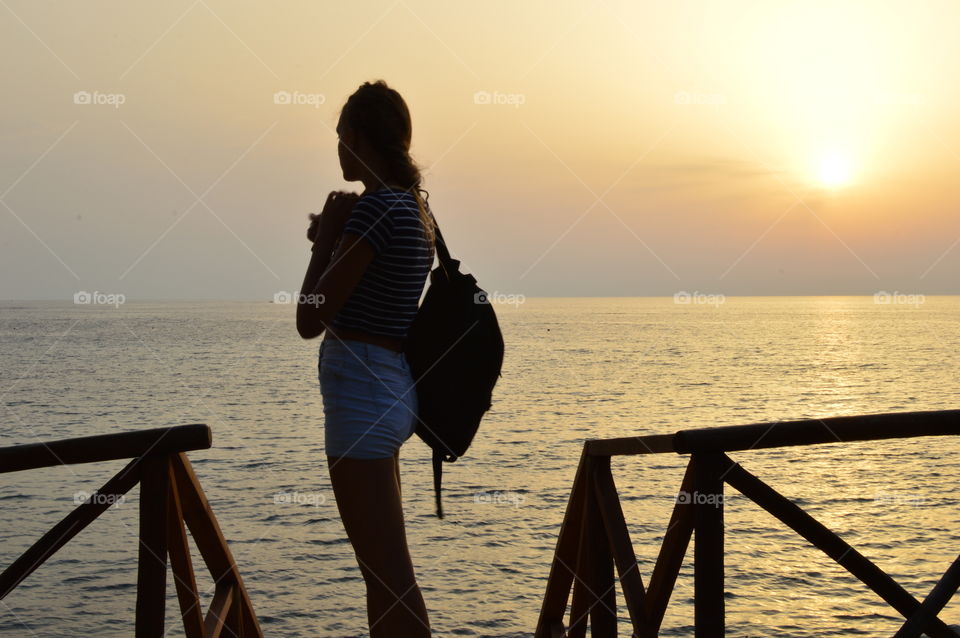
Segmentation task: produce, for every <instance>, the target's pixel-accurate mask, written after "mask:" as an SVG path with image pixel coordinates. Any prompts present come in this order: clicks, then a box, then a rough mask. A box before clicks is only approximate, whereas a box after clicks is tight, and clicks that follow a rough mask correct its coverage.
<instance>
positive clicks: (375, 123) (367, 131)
mask: <svg viewBox="0 0 960 638" xmlns="http://www.w3.org/2000/svg"><path fill="white" fill-rule="evenodd" d="M340 117H341V118H342V120H343V121H344V122H345V123H346V125H347V126H349V127H350V128H351V129H352V130H354V131H356V132H358V133H359V134H360V135H362V136H363V137H364V138H365V139H366V140H367V141H368V142H369V143H370V144H371V146H373V148H375V149H376V151H377V153H378V155H379V157H380V160H381V162H382V170H384V171H386V174H385V175H378V176H377V177H378V178H380V179H381V180H382V181H391V182H394V183H396V184H399V185H400V186H402V187H403V188H405V189H406V190H407V192H410V193H413V196H414V197H415V198H416V200H417V207H418V208H419V209H420V222H421V225H422V227H423V232H424V236H425V237H426V239H427V241H428V243H429V244H430V245H433V243H434V226H433V219H432V217H431V215H430V212H429V207H428V204H427V202H428V200H429V198H430V193H428V192H427V191H426V190H425V189H424V188H423V186H422V185H423V176H422V175H421V172H420V166H419V165H418V164H417V163H416V162H415V161H414V160H413V158H412V157H410V142H411V139H412V137H413V124H412V122H411V120H410V109H408V108H407V103H406V102H405V101H404V100H403V98H402V97H401V96H400V94H399V93H398V92H397V91H396V90H395V89H392V88H390V87H389V86H387V83H386V82H384V81H383V80H377V81H375V82H364V83H363V84H361V85H360V88H358V89H357V90H356V91H354V92H353V94H352V95H351V96H350V97H349V98H347V102H346V104H344V105H343V109H342V110H341V113H340Z"/></svg>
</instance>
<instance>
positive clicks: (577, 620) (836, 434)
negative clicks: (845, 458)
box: [535, 410, 960, 638]
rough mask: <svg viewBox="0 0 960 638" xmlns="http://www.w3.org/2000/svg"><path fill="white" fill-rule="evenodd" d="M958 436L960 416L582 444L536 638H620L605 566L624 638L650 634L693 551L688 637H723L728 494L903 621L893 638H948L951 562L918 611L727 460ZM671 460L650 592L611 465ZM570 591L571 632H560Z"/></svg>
mask: <svg viewBox="0 0 960 638" xmlns="http://www.w3.org/2000/svg"><path fill="white" fill-rule="evenodd" d="M944 435H960V410H943V411H936V412H903V413H893V414H871V415H864V416H847V417H831V418H824V419H806V420H802V421H784V422H775V423H760V424H751V425H737V426H725V427H714V428H703V429H693V430H683V431H680V432H677V433H676V434H666V435H647V436H637V437H624V438H618V439H605V440H588V441H586V442H585V443H584V447H583V454H582V456H581V457H580V463H579V465H578V467H577V474H576V477H575V478H574V482H573V488H572V489H571V492H570V500H569V502H568V504H567V511H566V514H565V515H564V519H563V524H562V526H561V528H560V534H559V536H558V538H557V547H556V550H555V552H554V559H553V564H552V565H551V568H550V576H549V577H548V579H547V588H546V592H545V594H544V598H543V606H542V607H541V611H540V619H539V621H538V623H537V629H536V632H535V637H536V638H582V637H583V636H585V635H586V632H587V625H588V622H587V621H588V618H589V628H590V632H591V634H592V635H593V636H595V637H601V636H602V637H604V638H609V637H613V636H616V635H617V630H616V612H615V604H616V596H615V595H614V594H615V589H614V588H615V585H616V580H615V579H614V573H613V571H614V569H613V568H614V567H616V570H617V572H618V574H619V581H620V585H621V589H622V592H623V597H624V600H625V601H626V604H627V611H628V612H629V616H630V620H631V622H632V625H633V635H634V636H636V637H637V638H653V637H655V636H658V635H659V631H660V625H661V623H662V621H663V616H664V612H665V611H666V607H667V604H668V603H669V600H670V595H671V593H672V590H673V586H674V584H675V582H676V579H677V576H678V575H679V572H680V567H681V565H682V563H683V557H684V554H685V553H686V551H687V547H688V545H689V544H690V541H691V539H693V540H694V541H695V543H694V547H693V550H694V561H693V563H694V565H693V566H694V619H695V631H696V636H697V638H720V637H722V636H723V635H724V557H723V551H724V550H723V542H724V529H723V510H724V507H723V496H724V495H723V490H724V485H730V486H731V487H733V488H734V489H736V490H738V491H739V492H740V493H742V494H743V495H744V496H746V497H748V498H749V499H751V500H752V501H753V502H755V503H756V504H757V505H759V506H760V507H761V508H763V509H765V510H766V511H767V512H769V513H770V514H772V515H773V516H774V517H776V518H777V519H778V520H780V521H781V522H782V523H783V524H785V525H786V526H787V527H789V528H790V529H792V530H793V531H795V532H796V533H797V534H799V535H800V536H801V537H802V538H804V539H806V540H807V541H809V542H810V543H811V544H812V545H814V546H815V547H817V548H819V549H820V550H822V551H823V552H824V553H825V554H827V555H828V556H829V557H830V558H832V559H833V560H835V561H836V562H837V563H838V564H839V565H841V566H842V567H844V568H845V569H846V570H847V571H848V572H850V573H851V574H852V575H853V576H855V577H856V578H857V579H859V580H860V581H861V582H863V583H864V584H865V585H866V586H867V587H869V588H870V589H871V590H872V591H874V592H875V593H876V594H877V595H878V596H880V598H882V599H883V600H884V601H886V602H887V603H888V604H889V605H890V606H892V607H893V608H894V609H895V610H896V611H898V612H899V613H900V614H901V615H902V616H903V617H904V618H905V619H906V622H905V623H904V624H903V626H902V627H901V629H900V631H898V632H897V634H896V637H895V638H918V637H919V636H920V634H921V633H923V632H926V634H927V635H929V636H931V637H933V638H957V637H958V634H957V633H956V632H955V631H954V630H952V629H951V628H950V627H948V626H947V625H946V624H945V623H944V622H943V621H942V620H941V619H940V618H939V617H938V613H939V612H940V610H941V609H942V608H943V606H944V605H945V604H946V602H947V601H949V600H950V598H951V597H952V596H953V595H954V593H955V592H956V591H957V590H958V588H960V558H958V560H957V561H955V562H954V563H953V564H952V565H951V566H950V568H949V569H948V570H947V572H946V573H945V574H944V575H943V577H942V578H941V579H940V582H939V583H938V584H937V586H936V587H934V589H933V591H932V592H931V593H930V594H929V596H928V597H927V600H925V601H924V602H923V603H921V602H920V601H918V600H917V599H915V598H914V597H913V596H912V595H910V593H908V592H907V591H906V590H905V589H904V588H903V587H901V586H900V585H899V583H897V582H896V581H895V580H894V579H893V578H891V577H890V576H889V575H888V574H887V573H886V572H884V571H883V570H882V569H880V568H879V567H878V566H876V565H875V564H874V563H873V562H872V561H870V560H869V559H868V558H867V557H866V556H864V555H863V554H861V553H859V552H857V551H856V549H854V548H853V547H851V546H850V545H849V544H847V543H846V542H845V541H844V540H843V539H841V538H840V537H839V536H838V535H837V534H836V533H835V532H833V531H831V530H830V529H828V528H827V527H826V526H824V525H823V524H821V523H820V522H819V521H817V520H816V519H814V518H813V517H812V516H810V515H809V514H808V513H806V512H805V511H803V509H802V508H800V507H799V506H797V505H796V504H795V503H793V502H791V501H790V500H789V499H787V498H786V497H784V496H783V495H781V494H780V493H778V492H777V491H776V490H774V489H773V488H772V487H770V486H769V485H767V484H766V483H764V482H763V481H761V480H760V479H759V478H757V477H755V476H753V475H752V474H750V473H749V472H747V471H746V470H745V469H744V468H743V467H741V465H740V464H739V463H735V462H734V461H732V460H731V459H730V458H729V457H727V456H726V454H725V452H727V451H732V450H749V449H760V448H772V447H783V446H795V445H814V444H823V443H837V442H851V441H876V440H882V439H894V438H907V437H917V436H944ZM664 453H679V454H690V461H689V463H688V465H687V470H686V473H685V474H684V478H683V482H682V484H681V486H680V490H679V493H678V494H677V501H676V504H675V505H674V508H673V513H672V515H671V518H670V523H669V525H668V527H667V531H666V533H665V534H664V538H663V543H662V545H661V547H660V554H659V556H658V558H657V561H656V564H655V567H654V570H653V575H652V577H651V579H650V583H649V585H648V587H647V588H644V586H643V584H642V581H641V577H640V573H639V571H638V569H637V562H636V557H635V556H634V554H633V547H632V545H631V542H630V536H629V533H628V530H627V526H626V521H625V520H624V518H623V512H622V511H621V509H620V502H619V496H618V495H617V490H616V486H615V484H614V481H613V476H612V474H611V471H610V457H611V456H616V455H644V454H664ZM571 588H572V591H573V599H572V602H570V623H569V625H568V626H566V625H565V624H564V622H563V620H564V616H565V614H566V612H567V603H568V600H569V598H570V592H571Z"/></svg>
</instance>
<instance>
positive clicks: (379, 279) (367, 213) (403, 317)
mask: <svg viewBox="0 0 960 638" xmlns="http://www.w3.org/2000/svg"><path fill="white" fill-rule="evenodd" d="M343 232H344V233H354V234H356V235H360V236H361V237H363V238H364V239H366V240H367V242H368V243H369V244H370V246H371V247H372V248H373V252H374V255H375V257H374V259H373V261H372V262H370V265H369V266H368V267H367V271H366V272H365V273H364V274H363V278H361V279H360V283H358V284H357V287H356V288H354V290H353V293H352V294H351V295H350V298H349V299H348V300H347V303H345V304H344V306H343V308H341V309H340V312H339V313H337V316H336V318H335V319H334V321H333V327H334V328H335V329H336V328H346V329H351V330H361V331H363V332H368V333H372V334H377V335H384V336H387V337H397V338H401V339H402V338H404V337H406V336H407V330H409V328H410V324H411V323H413V319H414V317H415V316H416V314H417V305H418V304H419V302H420V295H421V293H422V292H423V286H424V283H425V282H426V280H427V275H428V274H429V273H430V267H431V266H432V265H433V255H434V251H433V247H432V246H430V245H429V243H428V242H427V240H426V238H425V236H424V232H423V225H422V223H421V222H420V208H419V207H418V206H417V200H416V197H414V195H413V194H412V193H408V192H406V191H403V190H399V189H392V188H383V189H380V190H377V191H373V192H370V193H367V194H366V195H364V196H363V197H361V198H360V200H359V201H358V202H357V203H356V205H355V206H354V208H353V211H351V213H350V217H349V218H348V219H347V223H346V225H345V226H344V228H343Z"/></svg>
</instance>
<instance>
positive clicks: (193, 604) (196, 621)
mask: <svg viewBox="0 0 960 638" xmlns="http://www.w3.org/2000/svg"><path fill="white" fill-rule="evenodd" d="M169 472H170V491H169V496H168V501H167V502H168V504H169V508H170V511H169V514H168V517H167V544H168V546H169V549H170V569H171V570H172V571H173V580H174V583H175V584H176V586H177V599H178V600H179V602H180V616H181V617H182V618H183V628H184V633H185V634H186V637H187V638H204V633H203V632H204V630H203V610H202V609H201V607H200V596H199V594H198V590H197V577H196V574H195V573H194V571H193V561H192V560H191V559H190V545H189V543H188V542H187V529H186V527H185V526H184V524H183V508H182V507H181V505H180V494H179V492H178V490H177V483H176V477H175V476H174V474H173V467H170V468H169Z"/></svg>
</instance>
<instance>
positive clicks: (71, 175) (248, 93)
mask: <svg viewBox="0 0 960 638" xmlns="http://www.w3.org/2000/svg"><path fill="white" fill-rule="evenodd" d="M0 16H2V20H0V55H2V56H3V58H4V60H5V63H4V65H3V70H2V71H0V80H2V83H3V87H4V89H5V90H4V99H3V100H2V102H0V112H2V136H3V143H2V145H0V298H2V299H64V300H66V299H69V298H70V297H71V295H73V294H74V292H76V291H79V290H88V291H93V290H97V291H105V292H118V293H123V294H125V295H127V297H128V298H130V299H167V298H196V299H203V298H217V299H220V298H225V299H255V300H267V299H269V298H270V297H271V295H273V294H274V293H275V292H276V291H280V290H296V287H297V286H298V285H299V283H300V280H301V277H302V273H303V269H304V267H305V265H306V262H307V260H308V256H309V251H308V248H309V246H308V244H307V241H306V239H305V237H304V231H305V229H306V223H307V219H306V216H307V213H308V212H310V211H318V210H319V208H320V206H321V205H322V202H323V200H324V198H325V196H326V193H327V192H328V191H329V190H331V189H339V188H345V187H351V188H357V187H358V186H359V184H353V185H349V184H347V183H345V182H343V181H342V179H341V177H340V172H339V167H338V165H337V154H336V136H335V134H334V127H335V125H336V119H337V115H338V111H339V108H340V106H341V105H342V103H343V101H344V100H345V99H346V97H347V96H348V95H349V94H350V92H351V91H352V90H353V89H355V88H356V87H357V86H358V85H359V84H360V83H361V82H363V81H365V80H372V79H378V78H382V79H384V80H386V81H387V82H388V83H390V84H391V85H393V86H394V87H395V88H397V89H398V90H399V91H400V92H401V93H402V94H403V95H404V96H405V97H406V99H407V101H408V103H409V105H410V108H411V111H412V114H413V123H414V148H413V153H414V156H415V158H417V159H418V160H419V161H420V162H421V163H422V164H423V165H424V166H425V167H427V171H426V176H427V181H426V187H427V189H428V190H429V191H430V193H431V198H430V202H431V204H432V206H433V209H434V211H435V213H436V215H437V217H438V219H439V221H440V224H441V227H442V228H443V230H444V234H445V235H446V236H447V238H448V240H449V242H450V244H451V248H452V250H453V252H454V253H455V255H456V256H457V257H459V258H461V259H462V260H463V262H464V264H465V266H466V268H467V269H469V270H471V271H472V272H474V273H475V274H476V275H477V276H478V278H479V280H480V282H481V284H482V285H484V286H485V287H486V288H487V289H489V290H491V291H498V292H501V293H505V294H511V293H512V294H523V295H527V296H542V295H547V296H581V295H604V296H606V295H609V296H620V295H623V296H635V295H672V294H674V293H675V292H677V291H681V290H686V291H703V292H710V293H722V294H725V295H767V294H773V295H791V294H804V295H805V294H874V293H875V292H877V291H879V290H887V291H902V292H910V293H924V294H957V293H960V286H958V283H957V282H958V277H957V272H958V269H960V215H958V211H957V195H958V191H960V188H958V185H957V184H958V180H957V175H958V173H960V170H958V169H960V117H958V116H957V113H958V103H960V85H958V83H957V82H956V78H958V77H960V39H958V38H957V37H956V28H957V25H958V24H960V5H958V4H957V3H956V2H924V3H917V2H915V1H914V2H892V1H891V2H886V1H880V2H878V1H872V2H849V3H844V2H813V1H809V0H807V1H804V2H775V1H769V0H757V1H755V2H734V1H724V2H714V1H704V0H700V1H696V2H683V1H682V2H669V3H665V2H650V3H646V4H644V3H640V2H636V1H633V0H604V1H600V2H558V1H547V0H538V1H530V2H515V1H492V2H485V3H480V4H477V3H460V2H440V1H437V2H428V1H420V0H398V1H392V0H388V1H385V2H342V3H333V2H295V1H288V2H282V3H276V2H271V3H267V2H260V3H256V2H227V1H225V0H196V1H193V0H184V1H180V0H175V1H170V2H162V3H157V2H143V1H136V2H84V3H75V2H66V1H53V2H48V1H40V0H3V2H0ZM278 94H279V95H278ZM287 98H289V99H287ZM86 102H89V103H86ZM287 102H291V103H287Z"/></svg>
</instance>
